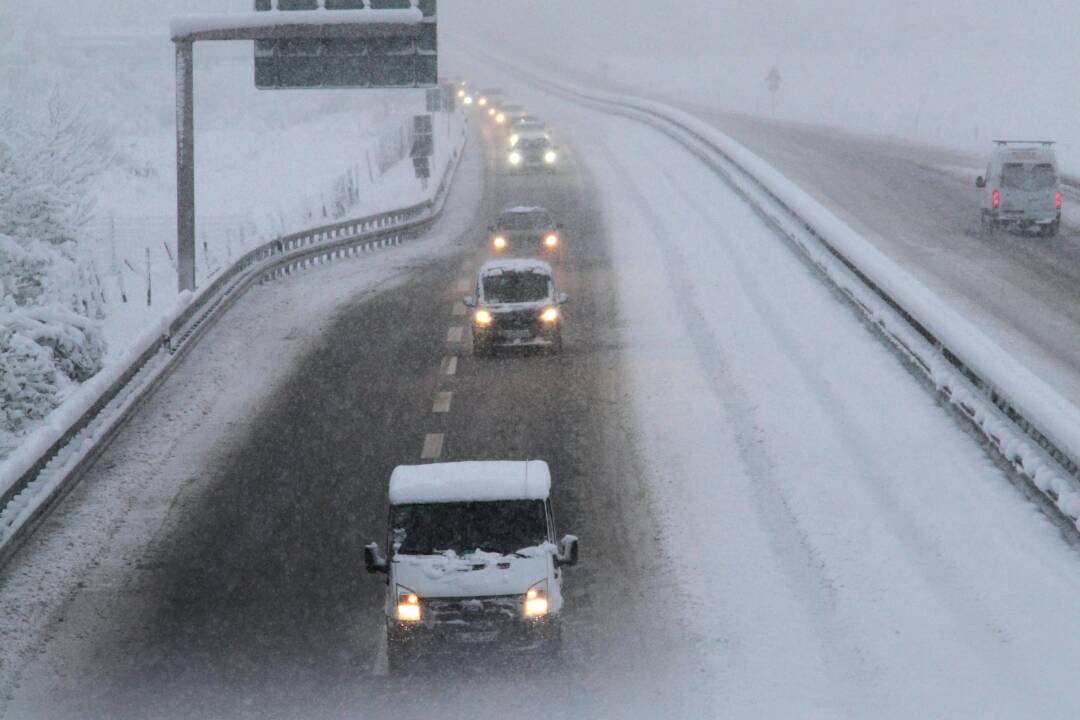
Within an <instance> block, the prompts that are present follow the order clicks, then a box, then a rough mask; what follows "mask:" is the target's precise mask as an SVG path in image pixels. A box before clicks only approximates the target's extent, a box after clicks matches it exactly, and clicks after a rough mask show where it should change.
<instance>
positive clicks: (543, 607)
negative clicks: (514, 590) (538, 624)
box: [525, 580, 548, 618]
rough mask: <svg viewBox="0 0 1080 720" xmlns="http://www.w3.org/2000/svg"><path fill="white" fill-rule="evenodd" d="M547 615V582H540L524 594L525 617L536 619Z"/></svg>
mask: <svg viewBox="0 0 1080 720" xmlns="http://www.w3.org/2000/svg"><path fill="white" fill-rule="evenodd" d="M547 614H548V597H547V580H541V581H540V582H538V583H536V584H535V585H533V586H532V587H531V588H529V590H528V592H526V593H525V617H527V618H538V617H544V616H545V615H547Z"/></svg>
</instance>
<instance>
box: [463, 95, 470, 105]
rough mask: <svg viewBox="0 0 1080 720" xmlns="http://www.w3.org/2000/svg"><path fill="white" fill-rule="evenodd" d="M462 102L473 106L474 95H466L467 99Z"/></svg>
mask: <svg viewBox="0 0 1080 720" xmlns="http://www.w3.org/2000/svg"><path fill="white" fill-rule="evenodd" d="M461 102H463V103H465V104H466V105H472V95H466V96H465V99H464V100H462V101H461Z"/></svg>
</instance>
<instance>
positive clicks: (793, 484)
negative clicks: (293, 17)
mask: <svg viewBox="0 0 1080 720" xmlns="http://www.w3.org/2000/svg"><path fill="white" fill-rule="evenodd" d="M476 75H477V76H479V71H478V73H477V74H476ZM485 80H486V79H485ZM499 81H501V84H503V85H504V86H510V83H509V82H508V81H506V80H505V79H503V78H496V79H494V82H499ZM527 99H528V100H529V101H530V104H531V106H532V107H533V109H534V110H536V112H537V113H538V114H540V115H542V116H545V117H549V118H550V119H551V120H552V122H553V124H554V125H555V127H556V133H557V135H558V138H559V142H560V144H561V145H562V146H563V147H564V148H568V149H569V150H570V152H568V153H564V155H566V156H567V165H566V166H565V167H564V169H563V171H562V172H561V173H559V174H556V175H554V176H528V177H511V176H505V175H502V174H498V173H496V172H494V168H493V166H492V165H491V164H490V161H489V160H485V159H484V158H482V157H480V155H479V153H478V149H479V148H480V147H481V146H482V145H481V143H472V144H471V145H470V148H471V150H470V154H469V155H467V159H466V162H465V164H464V165H463V167H462V169H461V173H462V175H461V176H460V177H459V181H458V184H457V185H456V186H455V189H454V192H453V193H452V195H451V198H450V202H449V205H448V208H447V213H446V215H445V216H444V218H443V219H442V220H441V221H440V222H439V223H438V224H437V225H436V227H435V228H434V230H433V231H432V237H431V238H430V239H429V240H428V241H426V242H423V243H417V244H416V245H414V246H411V247H407V248H403V249H400V250H395V251H393V252H392V253H386V254H385V255H382V256H379V257H378V258H369V259H368V260H366V261H364V263H355V264H353V263H347V262H346V263H341V264H338V265H334V266H330V267H326V268H321V269H316V270H313V271H311V272H309V273H307V274H305V275H301V276H298V277H294V278H291V279H288V280H286V281H282V282H278V283H272V284H269V285H265V286H262V287H260V288H259V289H257V290H256V291H253V294H252V295H251V296H250V297H249V298H248V299H246V301H245V302H244V303H241V304H240V305H238V306H237V307H235V308H233V309H232V310H230V312H229V314H228V315H227V316H226V317H225V318H223V319H222V321H221V322H220V323H219V324H218V325H217V326H215V327H214V328H212V329H211V331H210V334H211V335H212V337H210V338H209V341H208V342H206V343H204V344H203V345H202V346H200V347H199V348H196V349H195V350H194V351H193V352H192V353H191V355H190V356H189V357H188V358H187V359H186V361H185V364H184V366H183V367H182V368H181V369H180V370H179V371H178V372H177V373H176V374H175V375H174V376H173V377H172V378H170V380H169V382H168V383H167V384H166V386H165V387H163V389H162V390H161V391H160V393H159V396H158V397H157V398H156V399H155V400H154V401H152V402H150V403H148V404H147V405H146V406H145V407H144V408H143V409H142V410H141V411H140V414H139V417H137V418H136V419H135V421H134V422H133V423H132V424H131V427H130V429H129V431H128V433H126V434H125V437H123V438H121V439H120V440H119V441H118V442H117V443H116V444H115V445H114V446H113V447H112V448H110V449H109V451H108V452H107V453H106V454H105V455H104V456H103V458H102V459H101V460H100V461H99V463H98V465H97V467H96V468H95V469H94V471H92V473H91V474H90V475H89V476H88V477H87V478H86V479H85V480H84V481H83V483H82V484H81V485H80V487H79V488H78V489H77V490H76V491H75V492H74V493H73V494H72V495H71V496H69V498H67V499H66V501H65V502H64V504H63V505H62V507H60V508H59V509H58V510H57V512H56V513H54V515H53V516H52V517H51V518H50V519H49V520H48V522H47V523H46V524H45V525H44V526H43V527H42V529H41V530H40V531H39V533H38V534H37V535H36V536H35V537H34V538H33V539H32V540H31V542H30V543H29V544H28V545H27V547H26V548H25V549H24V551H23V552H22V554H21V555H20V556H18V557H17V558H16V559H15V561H14V562H13V563H12V564H11V566H9V568H7V570H6V571H5V573H4V575H3V576H0V578H2V579H0V582H2V583H3V587H2V588H0V611H2V614H0V618H2V619H0V633H2V635H0V638H2V640H3V643H2V645H3V648H4V649H3V655H2V656H0V657H2V660H3V666H2V668H0V715H5V716H10V717H17V718H22V717H38V716H41V715H42V714H43V709H44V710H45V711H46V713H47V714H48V715H50V716H52V717H85V716H106V715H107V716H112V717H147V716H151V717H166V718H172V717H208V716H216V717H220V716H224V717H232V716H240V717H296V716H303V717H429V716H431V717H434V716H438V717H490V716H496V715H498V716H506V715H508V714H515V713H525V712H544V713H545V714H550V715H553V716H555V717H642V718H653V717H677V716H686V717H773V716H780V715H781V713H784V714H786V715H788V716H797V717H851V718H857V717H866V716H871V715H872V716H877V717H911V716H915V715H916V714H918V715H927V714H929V715H931V716H940V717H970V716H975V715H979V716H983V717H1051V718H1052V717H1072V716H1073V715H1074V707H1075V704H1076V702H1075V701H1076V699H1077V697H1076V695H1077V693H1076V690H1075V688H1076V682H1075V678H1076V677H1078V675H1080V632H1078V631H1080V619H1077V616H1076V613H1075V612H1074V611H1073V609H1074V607H1075V602H1076V598H1077V597H1078V596H1080V563H1078V560H1080V558H1078V557H1077V556H1076V553H1075V552H1074V551H1073V550H1072V549H1071V548H1070V546H1069V543H1068V542H1067V536H1065V535H1064V534H1063V533H1062V532H1061V531H1060V530H1059V529H1058V527H1057V526H1056V525H1055V523H1054V522H1053V520H1052V519H1051V518H1048V517H1047V516H1045V515H1043V514H1042V513H1041V512H1040V510H1039V508H1038V506H1037V505H1036V504H1034V503H1032V502H1029V501H1027V500H1026V499H1025V498H1024V494H1023V491H1022V490H1021V489H1018V488H1016V487H1014V486H1013V485H1012V484H1011V483H1010V481H1009V478H1008V477H1007V475H1006V473H1005V472H1004V471H1003V470H1001V469H1000V468H999V467H997V466H996V465H995V464H994V463H993V462H992V461H991V460H990V459H989V458H988V456H987V455H985V454H984V453H983V452H982V450H981V449H980V448H979V447H978V446H977V444H976V443H975V442H973V440H972V438H971V437H970V435H969V434H968V433H967V431H966V430H965V427H964V426H963V425H962V424H961V423H960V422H958V421H957V420H956V419H955V417H954V416H953V415H952V414H951V413H950V412H949V411H947V410H946V409H943V408H942V407H940V406H939V405H938V404H937V402H936V401H935V399H934V396H933V395H932V394H931V393H929V392H927V391H926V390H925V389H924V388H922V387H921V386H920V382H919V381H918V380H917V379H916V378H915V376H914V375H913V374H911V373H910V372H908V371H907V369H906V368H905V367H904V366H903V363H902V362H901V361H900V360H899V359H898V358H897V357H896V356H895V355H894V354H893V353H892V352H890V351H889V350H888V349H886V348H885V347H884V346H883V345H882V344H881V343H880V342H879V341H878V340H877V339H876V338H875V336H874V334H873V333H872V332H871V330H869V329H868V328H867V327H865V326H864V325H863V324H862V323H861V321H859V320H858V319H857V317H856V316H855V315H854V313H853V312H852V311H850V310H849V309H848V308H847V307H846V306H845V305H844V304H843V303H842V302H841V301H840V300H839V299H838V298H836V297H835V296H834V295H833V294H832V293H831V292H830V291H829V290H828V289H826V287H825V286H824V285H823V284H822V283H821V282H820V281H819V279H818V278H817V277H815V275H814V273H813V272H812V271H811V270H809V269H808V268H807V267H806V265H805V264H804V263H803V262H802V261H801V260H800V259H799V258H797V257H796V256H795V255H794V254H793V253H792V252H791V251H789V250H788V249H787V247H786V246H785V245H784V244H783V243H781V242H779V241H778V240H777V239H776V238H775V237H774V236H773V235H772V234H771V233H770V232H769V231H768V230H767V229H766V228H765V227H764V225H763V224H762V223H761V222H760V220H759V219H758V218H757V217H756V216H755V215H754V214H753V213H752V212H751V211H750V210H749V209H748V208H747V207H746V206H745V205H744V204H743V203H742V202H741V201H740V200H739V199H738V198H737V196H736V195H734V194H733V193H732V192H731V191H730V190H729V189H728V188H727V187H726V186H724V185H723V184H722V183H720V182H719V181H718V180H717V179H716V178H715V177H714V176H713V175H712V174H711V173H710V172H708V171H707V170H706V169H705V168H703V167H702V166H701V165H699V164H698V163H697V161H695V160H694V159H693V158H692V157H691V156H690V155H689V154H688V153H686V152H685V151H684V150H682V149H681V148H680V147H679V146H678V145H676V144H674V143H673V142H672V141H670V140H669V139H667V138H666V137H664V136H663V135H661V134H659V133H657V132H655V131H653V130H650V129H648V128H645V127H642V126H640V125H637V124H635V123H633V122H630V121H627V120H623V119H614V118H610V117H606V116H604V115H601V114H598V113H596V112H594V111H589V110H585V109H582V108H578V107H576V106H573V105H570V104H568V103H565V102H563V101H560V100H556V99H554V98H550V97H546V96H544V95H541V94H539V93H535V94H534V96H533V97H529V98H527ZM568 146H569V147H568ZM523 203H529V204H532V203H535V204H540V205H545V206H547V207H549V208H551V209H552V210H553V211H555V212H556V213H557V214H558V215H559V216H560V219H561V220H562V222H563V223H564V224H565V226H566V238H567V239H566V243H567V244H566V247H565V250H567V251H568V257H567V258H566V260H565V262H564V264H563V265H562V266H561V267H560V268H557V272H559V273H560V274H561V277H560V284H561V285H562V289H564V290H566V291H567V292H569V293H570V295H571V297H572V304H571V305H569V306H568V307H567V324H566V326H565V340H566V350H565V352H564V354H563V355H562V356H559V357H546V356H542V355H535V356H532V355H530V356H513V355H509V356H504V357H500V358H498V359H495V360H490V361H474V360H473V358H472V357H471V355H470V353H469V348H468V340H467V338H468V333H467V330H466V320H465V315H464V309H463V308H462V307H461V305H460V303H459V299H460V297H461V296H462V295H464V294H466V293H467V292H468V286H469V284H470V279H471V276H472V273H473V272H474V270H475V268H476V266H477V264H478V262H479V261H480V260H481V259H482V257H483V254H484V250H483V243H484V232H483V228H484V227H485V226H486V225H487V224H488V222H490V218H491V217H492V216H493V214H494V213H495V212H496V211H497V210H498V209H499V208H501V207H503V206H506V205H512V204H515V205H516V204H523ZM376 260H377V261H378V262H377V263H376V262H373V261H376ZM368 263H371V264H368ZM436 393H439V395H438V396H437V395H436ZM442 393H451V395H450V396H449V398H447V396H446V395H444V394H442ZM436 399H438V405H436ZM447 399H449V405H448V411H446V412H442V411H440V412H433V411H434V410H435V409H436V407H438V409H439V410H442V409H443V408H445V407H446V401H447ZM425 449H426V450H427V451H428V454H430V455H436V454H437V455H438V457H439V458H440V459H462V458H477V457H487V458H506V457H541V458H544V459H546V460H548V462H549V463H551V466H552V471H553V475H554V478H555V487H554V501H555V505H556V512H557V520H558V522H559V525H560V530H561V531H573V532H576V533H577V534H579V535H580V536H581V540H582V553H583V561H582V564H581V565H580V566H579V567H577V568H575V569H574V571H573V572H572V573H571V574H569V575H568V580H567V611H568V612H567V617H566V619H567V621H568V623H569V627H568V628H567V629H568V632H567V639H568V642H567V648H566V653H565V659H564V662H562V663H560V664H557V665H554V666H549V665H543V664H530V663H527V662H512V663H503V662H501V661H491V660H485V659H483V658H479V657H473V658H461V659H459V661H458V662H456V663H448V664H447V665H445V666H437V667H430V668H425V669H422V670H421V671H420V672H418V673H417V674H416V675H415V676H414V677H411V678H391V677H386V676H384V671H385V666H384V658H383V657H382V655H381V648H380V644H379V637H380V630H381V615H380V609H381V608H380V606H381V600H382V586H381V585H380V584H379V583H378V581H377V580H373V579H370V578H368V577H366V576H364V575H363V571H362V567H361V565H362V563H361V556H360V549H361V546H362V544H363V543H364V542H365V541H367V540H369V539H378V538H381V537H383V535H384V533H385V521H384V513H385V488H386V482H387V478H388V477H389V472H390V470H391V468H392V467H393V466H394V465H395V464H398V463H401V462H409V461H416V460H418V459H419V458H420V456H421V454H422V453H424V451H425ZM436 450H437V451H438V452H437V453H436Z"/></svg>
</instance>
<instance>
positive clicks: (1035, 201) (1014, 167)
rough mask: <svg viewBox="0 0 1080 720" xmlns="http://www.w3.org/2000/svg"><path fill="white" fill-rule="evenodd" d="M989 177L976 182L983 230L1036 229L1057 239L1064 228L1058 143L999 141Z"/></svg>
mask: <svg viewBox="0 0 1080 720" xmlns="http://www.w3.org/2000/svg"><path fill="white" fill-rule="evenodd" d="M994 142H995V143H996V147H995V148H994V152H993V154H992V155H991V156H990V164H989V165H987V167H986V175H984V176H979V177H978V178H977V179H976V180H975V187H977V188H979V190H980V201H981V208H980V210H981V213H980V218H981V221H982V227H983V229H984V230H986V231H993V230H994V229H996V228H999V227H1010V228H1016V229H1018V230H1029V229H1036V230H1038V231H1039V234H1040V235H1042V236H1043V237H1053V236H1054V235H1056V234H1057V232H1058V228H1059V227H1060V226H1061V200H1062V195H1061V187H1060V186H1059V185H1058V165H1057V157H1056V155H1055V153H1054V143H1053V142H1051V141H1046V140H1038V141H1029V140H995V141H994Z"/></svg>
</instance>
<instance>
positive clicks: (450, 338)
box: [446, 325, 465, 343]
mask: <svg viewBox="0 0 1080 720" xmlns="http://www.w3.org/2000/svg"><path fill="white" fill-rule="evenodd" d="M464 330H465V328H463V327H461V326H460V325H458V326H456V327H452V328H450V329H449V330H447V331H446V342H453V343H456V342H461V333H462V332H463V331H464Z"/></svg>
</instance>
